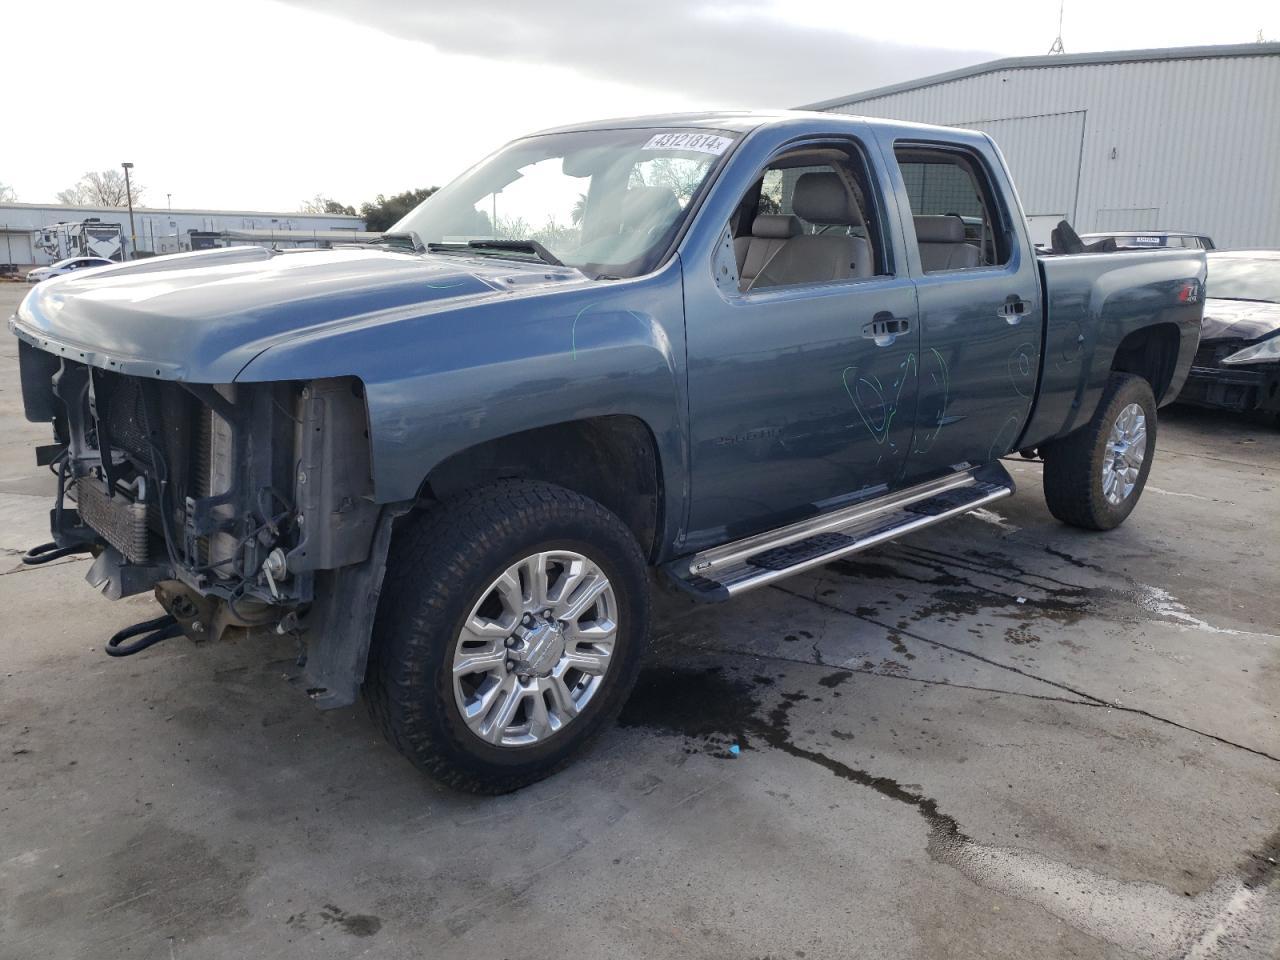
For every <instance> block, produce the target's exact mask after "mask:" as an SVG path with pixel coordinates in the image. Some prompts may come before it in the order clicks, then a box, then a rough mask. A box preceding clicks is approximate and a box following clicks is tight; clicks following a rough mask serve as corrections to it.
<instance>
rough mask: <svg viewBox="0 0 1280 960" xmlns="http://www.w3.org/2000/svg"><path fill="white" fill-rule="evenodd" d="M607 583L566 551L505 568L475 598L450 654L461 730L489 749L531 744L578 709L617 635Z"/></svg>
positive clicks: (595, 685)
mask: <svg viewBox="0 0 1280 960" xmlns="http://www.w3.org/2000/svg"><path fill="white" fill-rule="evenodd" d="M617 616H618V601H617V597H615V596H614V592H613V587H612V586H611V585H610V583H609V578H608V577H606V576H605V574H604V571H603V570H601V569H600V568H599V567H598V566H597V565H596V564H595V563H593V562H592V561H591V560H588V559H587V558H586V557H584V556H583V555H582V554H580V553H574V552H573V551H571V550H550V551H547V552H545V553H535V554H534V555H532V556H530V557H525V558H524V559H523V560H520V561H519V562H517V563H513V564H512V565H511V566H510V567H508V568H507V569H506V570H505V571H503V573H502V575H501V576H499V577H498V578H497V579H496V580H494V581H493V583H491V584H490V585H489V586H488V587H487V588H486V589H485V591H484V593H483V594H481V596H480V600H479V602H477V603H476V605H475V607H473V608H472V610H471V613H470V614H468V615H467V618H466V620H465V621H464V622H463V626H462V632H461V633H460V634H459V635H458V639H457V642H456V643H455V644H454V650H453V664H452V670H453V696H454V700H455V701H456V703H457V705H458V710H459V711H461V713H462V717H463V719H464V720H465V721H466V724H467V726H468V727H469V728H470V729H471V732H472V733H474V734H475V735H476V736H477V737H479V738H480V739H481V740H484V741H486V742H487V743H491V744H493V745H494V746H499V747H520V746H527V745H529V744H535V743H541V742H543V741H545V740H546V739H547V738H549V737H552V736H554V735H555V734H557V733H559V732H560V731H561V730H563V729H564V728H565V727H566V726H568V725H569V724H570V723H572V722H573V720H574V719H575V718H576V717H577V716H578V715H579V714H580V713H581V712H582V710H583V709H584V708H585V707H586V706H587V704H588V703H589V702H590V700H591V698H592V697H594V696H595V695H596V693H597V691H599V689H600V686H601V684H602V683H603V682H604V677H605V674H606V673H608V670H609V663H610V661H611V658H612V656H613V645H614V641H615V639H616V638H617V635H618V624H617Z"/></svg>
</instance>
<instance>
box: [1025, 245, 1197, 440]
mask: <svg viewBox="0 0 1280 960" xmlns="http://www.w3.org/2000/svg"><path fill="white" fill-rule="evenodd" d="M1038 260H1039V268H1040V281H1041V285H1042V289H1043V290H1044V302H1045V319H1044V348H1043V350H1042V351H1041V355H1040V380H1039V388H1038V390H1037V393H1036V402H1035V407H1034V409H1033V411H1032V415H1031V419H1030V421H1029V422H1028V424H1027V428H1026V430H1025V431H1024V433H1023V436H1022V440H1021V442H1020V444H1019V446H1020V448H1021V449H1028V448H1034V447H1036V446H1038V445H1039V444H1041V443H1044V442H1046V441H1049V440H1051V439H1053V438H1055V437H1060V436H1065V435H1066V434H1068V433H1070V432H1071V431H1072V430H1074V429H1076V428H1077V427H1078V426H1080V425H1082V424H1083V423H1086V422H1087V421H1088V419H1089V418H1090V417H1091V416H1092V415H1093V411H1094V410H1095V408H1096V407H1097V405H1098V400H1099V398H1100V397H1101V395H1102V389H1103V387H1104V386H1105V385H1106V382H1107V378H1108V377H1109V376H1110V374H1111V372H1112V371H1113V370H1126V369H1128V367H1127V366H1126V364H1128V363H1129V362H1130V361H1131V357H1130V353H1131V352H1132V350H1133V349H1135V348H1134V347H1133V346H1132V342H1131V343H1129V344H1127V343H1126V339H1127V338H1130V337H1136V336H1137V335H1139V334H1141V336H1142V339H1143V340H1144V341H1145V342H1146V345H1144V346H1143V347H1142V349H1143V350H1144V351H1147V350H1150V349H1151V347H1150V342H1151V339H1150V332H1151V327H1152V325H1153V323H1154V324H1155V325H1156V326H1157V328H1158V330H1157V337H1156V342H1157V343H1160V344H1161V345H1162V346H1161V348H1160V349H1161V350H1162V352H1163V354H1164V355H1165V357H1166V359H1167V362H1166V363H1165V369H1164V372H1163V376H1162V377H1161V378H1160V380H1161V382H1159V383H1155V384H1153V388H1154V391H1155V394H1156V400H1157V402H1159V403H1162V404H1163V403H1168V402H1169V401H1171V400H1172V399H1173V398H1174V397H1176V396H1177V395H1178V390H1179V389H1180V388H1181V386H1182V383H1183V381H1184V380H1185V379H1186V377H1187V373H1188V371H1189V370H1190V367H1191V359H1192V357H1193V356H1194V354H1195V351H1196V345H1197V344H1198V342H1199V339H1200V310H1201V308H1200V302H1201V301H1202V299H1203V297H1204V279H1205V256H1204V252H1203V251H1200V250H1150V251H1146V250H1139V251H1126V252H1123V253H1081V254H1043V255H1040V256H1039V257H1038Z"/></svg>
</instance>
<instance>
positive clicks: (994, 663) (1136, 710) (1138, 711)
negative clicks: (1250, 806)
mask: <svg viewBox="0 0 1280 960" xmlns="http://www.w3.org/2000/svg"><path fill="white" fill-rule="evenodd" d="M771 589H774V590H778V591H779V592H781V593H786V594H789V595H790V596H793V597H796V598H798V599H800V600H806V601H808V602H809V603H813V604H816V605H817V606H820V607H822V608H824V609H826V610H831V611H833V612H836V613H843V614H844V615H845V616H849V617H853V618H854V619H857V620H862V621H864V622H866V623H870V624H874V625H875V626H877V627H880V628H881V629H882V630H887V631H890V632H896V633H900V634H902V635H903V636H906V637H911V638H912V639H913V640H919V641H920V642H922V643H928V644H932V645H933V646H935V647H941V648H942V649H944V650H950V651H951V652H952V653H956V654H959V655H960V656H963V657H971V658H972V659H974V660H978V661H980V662H982V663H985V664H987V665H988V666H991V667H995V668H996V669H998V670H1007V671H1009V672H1010V673H1016V674H1018V675H1019V676H1023V677H1026V678H1027V679H1028V680H1035V681H1036V682H1038V683H1043V684H1047V685H1048V686H1051V687H1056V688H1057V689H1059V690H1064V691H1066V692H1067V693H1070V694H1074V695H1075V696H1077V697H1082V698H1084V699H1085V700H1090V701H1092V702H1093V703H1095V704H1097V705H1099V706H1104V707H1107V708H1108V709H1111V710H1121V711H1123V712H1125V713H1131V714H1134V715H1136V716H1141V717H1147V718H1148V719H1150V720H1154V721H1155V722H1157V723H1162V724H1166V725H1167V726H1170V727H1174V728H1176V729H1178V730H1185V731H1186V732H1187V733H1192V734H1195V735H1196V736H1200V737H1204V738H1206V739H1208V740H1213V741H1215V742H1217V743H1221V744H1223V745H1224V746H1228V747H1234V748H1235V749H1237V750H1243V751H1245V752H1246V753H1251V754H1253V755H1254V756H1258V757H1263V758H1264V759H1266V760H1271V761H1273V762H1275V763H1280V757H1278V756H1276V755H1275V754H1272V753H1268V752H1267V751H1266V750H1260V749H1258V748H1257V747H1250V746H1248V745H1247V744H1243V743H1238V742H1236V741H1235V740H1229V739H1227V738H1226V737H1222V736H1219V735H1218V734H1216V733H1209V732H1208V731H1206V730H1200V729H1198V728H1196V727H1192V726H1188V725H1187V724H1185V723H1179V722H1178V721H1177V720H1171V719H1169V718H1168V717H1162V716H1160V715H1159V714H1156V713H1152V712H1151V711H1150V710H1144V709H1143V708H1141V707H1128V706H1124V705H1123V704H1118V703H1113V702H1112V701H1110V700H1107V699H1106V698H1104V697H1097V696H1094V695H1093V694H1091V693H1089V692H1087V691H1085V690H1081V689H1079V688H1077V687H1073V686H1071V685H1070V684H1069V683H1063V682H1061V681H1059V680H1050V679H1049V678H1048V677H1042V676H1039V675H1038V674H1035V673H1032V672H1031V671H1029V670H1024V669H1023V668H1021V667H1015V666H1013V665H1012V664H1008V663H1001V662H1000V661H999V660H993V659H992V658H990V657H986V656H983V655H982V654H980V653H974V652H973V651H972V650H965V649H964V648H963V647H957V646H954V645H952V644H949V643H944V642H943V641H941V640H934V639H933V638H931V637H926V636H924V635H923V634H919V633H915V632H914V631H911V630H907V629H903V628H900V627H894V626H890V625H889V624H887V623H884V622H883V621H880V620H877V619H875V618H873V617H869V616H866V615H865V614H860V613H857V612H855V611H853V610H847V609H845V608H844V607H842V606H840V605H839V604H835V603H832V602H830V601H829V600H823V599H820V598H819V597H814V596H810V595H808V594H805V593H800V592H797V591H795V590H788V589H787V588H786V587H783V586H779V585H778V584H771Z"/></svg>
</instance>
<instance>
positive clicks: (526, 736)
mask: <svg viewBox="0 0 1280 960" xmlns="http://www.w3.org/2000/svg"><path fill="white" fill-rule="evenodd" d="M648 632H649V596H648V583H647V579H646V565H645V559H644V556H643V554H642V553H641V551H640V547H639V544H637V543H636V540H635V538H634V537H633V536H632V535H631V532H630V531H629V530H628V529H627V527H626V526H625V525H624V524H623V523H622V521H621V520H619V519H618V517H617V516H615V515H614V514H612V513H610V512H609V511H608V510H606V509H605V508H604V507H603V506H601V505H600V504H599V503H597V502H595V501H594V500H591V499H589V498H587V497H584V496H582V495H580V494H577V493H574V492H572V491H569V490H566V489H564V488H562V487H557V486H554V485H552V484H548V483H535V482H530V481H514V480H513V481H503V482H499V483H494V484H490V485H487V486H484V487H481V488H478V489H476V490H474V491H471V492H469V493H467V494H464V495H462V496H460V497H458V498H456V499H453V500H450V501H447V502H444V503H441V504H439V505H437V506H435V507H433V508H432V509H430V510H428V511H426V512H424V513H423V514H421V515H418V516H416V517H413V518H411V519H410V520H409V521H408V523H407V525H406V526H405V527H404V528H403V529H401V530H399V531H397V533H396V538H395V540H394V541H393V543H392V547H391V555H390V557H389V560H388V567H387V580H386V584H385V586H384V588H383V593H382V598H381V601H380V603H379V607H378V616H377V619H376V620H375V623H374V634H373V643H372V646H371V649H370V661H369V669H368V672H367V677H366V681H365V688H364V689H365V697H366V700H367V701H368V704H369V708H370V712H371V713H372V714H373V717H374V719H375V721H377V722H378V724H379V725H380V726H381V728H382V730H383V732H384V734H385V735H386V736H387V738H388V739H389V740H390V741H391V743H392V744H393V745H394V746H395V747H396V748H397V749H398V750H399V751H400V752H401V753H403V754H404V755H405V756H406V757H408V758H409V760H411V761H412V762H413V763H414V764H415V765H416V766H417V767H419V768H420V769H421V770H423V771H425V772H426V773H427V774H429V775H430V776H432V777H433V778H435V779H436V780H439V781H440V782H442V783H444V784H446V785H448V786H451V787H454V788H456V789H459V790H465V791H469V792H472V793H486V794H497V793H506V792H509V791H511V790H516V789H519V788H520V787H523V786H525V785H527V784H530V783H533V782H534V781H537V780H540V779H542V778H543V777H546V776H548V775H550V774H551V773H554V772H555V771H556V770H558V769H559V768H561V767H562V766H564V765H565V764H566V763H568V762H569V761H570V760H571V759H572V758H573V757H574V756H575V755H576V754H577V753H579V752H580V751H581V750H582V749H583V748H584V747H585V746H586V745H587V744H588V743H589V742H590V741H591V740H592V739H593V738H594V737H595V736H597V735H598V734H599V733H600V732H601V731H602V730H604V729H605V728H607V727H608V726H610V725H612V723H613V721H614V720H615V718H616V717H617V715H618V712H619V711H620V710H621V709H622V706H623V704H624V703H625V702H626V699H627V697H628V696H629V695H630V692H631V688H632V687H633V686H634V684H635V679H636V675H637V673H638V671H639V667H640V660H641V654H642V652H643V649H644V646H645V644H646V642H647V639H648Z"/></svg>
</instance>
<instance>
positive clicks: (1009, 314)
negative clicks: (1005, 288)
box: [996, 293, 1034, 327]
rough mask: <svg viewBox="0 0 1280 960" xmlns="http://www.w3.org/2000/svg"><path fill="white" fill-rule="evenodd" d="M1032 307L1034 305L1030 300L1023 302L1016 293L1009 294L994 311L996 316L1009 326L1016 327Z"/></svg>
mask: <svg viewBox="0 0 1280 960" xmlns="http://www.w3.org/2000/svg"><path fill="white" fill-rule="evenodd" d="M1033 306H1034V304H1033V303H1032V302H1031V301H1030V300H1023V299H1022V298H1021V297H1019V296H1018V295H1017V294H1016V293H1011V294H1009V296H1008V297H1006V298H1005V301H1004V303H1002V304H1001V305H1000V306H999V308H998V309H997V310H996V316H997V317H1000V318H1001V319H1002V320H1004V321H1005V322H1006V323H1008V324H1009V326H1011V327H1016V326H1017V325H1018V324H1020V323H1021V322H1022V318H1023V317H1025V316H1026V315H1027V313H1028V312H1030V310H1031V308H1032V307H1033Z"/></svg>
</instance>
